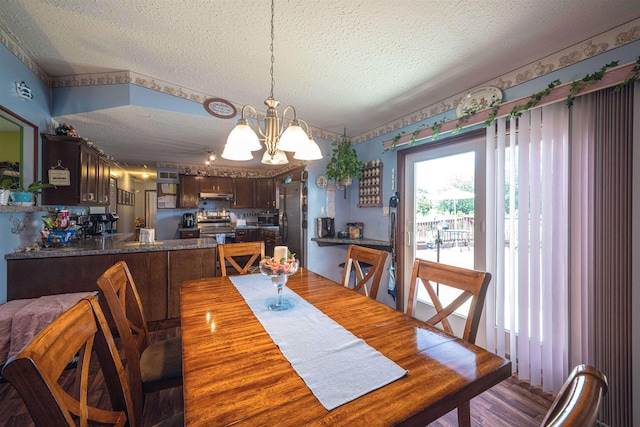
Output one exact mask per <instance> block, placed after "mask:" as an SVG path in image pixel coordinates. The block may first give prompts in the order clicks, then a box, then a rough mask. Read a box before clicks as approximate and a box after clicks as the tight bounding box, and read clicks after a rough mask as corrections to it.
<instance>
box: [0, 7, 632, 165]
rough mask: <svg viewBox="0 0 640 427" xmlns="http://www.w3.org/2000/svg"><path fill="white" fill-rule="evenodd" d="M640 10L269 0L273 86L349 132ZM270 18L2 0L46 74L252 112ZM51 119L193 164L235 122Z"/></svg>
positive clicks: (5, 24)
mask: <svg viewBox="0 0 640 427" xmlns="http://www.w3.org/2000/svg"><path fill="white" fill-rule="evenodd" d="M639 16H640V7H639V6H638V3H637V2H635V1H629V0H562V1H558V0H521V1H517V2H514V1H498V0H464V1H453V0H422V1H418V0H394V1H389V0H384V1H382V0H322V1H318V2H311V1H308V0H288V1H287V0H276V3H275V71H274V74H275V75H274V77H275V90H274V97H275V98H276V99H278V100H280V101H281V103H282V104H283V105H288V104H291V105H294V106H295V107H296V110H297V113H298V116H299V117H300V118H303V119H305V120H306V121H307V122H308V123H309V124H310V125H311V126H313V127H314V128H317V129H322V130H325V131H327V132H331V133H334V134H341V133H342V132H343V129H344V128H345V127H346V130H347V134H348V135H349V136H352V137H356V136H358V135H361V134H364V133H366V132H368V131H370V130H372V129H374V128H376V127H379V126H382V125H384V124H386V123H389V122H391V121H394V120H396V119H398V118H400V117H403V116H405V115H408V114H411V113H412V112H415V111H417V110H419V109H421V108H423V107H425V106H428V105H432V104H435V103H437V102H439V101H441V100H443V99H445V98H447V97H450V96H452V95H454V94H457V93H462V92H464V91H468V90H469V89H471V88H474V87H477V86H478V85H480V84H482V83H485V82H487V81H489V80H490V79H492V78H495V77H497V76H500V75H502V74H505V73H508V72H510V71H512V70H515V69H517V68H518V67H521V66H524V65H526V64H528V63H531V62H534V61H535V60H537V59H539V58H543V57H545V56H547V55H550V54H553V53H554V52H557V51H559V50H561V49H563V48H565V47H567V46H571V45H573V44H576V43H579V42H581V41H583V40H585V39H587V38H589V37H592V36H595V35H597V34H599V33H601V32H603V31H606V30H608V29H611V28H614V27H616V26H618V25H621V24H623V23H625V22H629V21H631V20H633V19H635V18H637V17H639ZM269 19H270V2H269V1H268V0H218V1H208V0H200V1H188V0H94V1H87V0H57V1H55V0H22V1H16V0H3V1H2V2H0V25H2V28H4V29H5V30H6V31H7V32H8V33H9V34H10V35H11V36H12V37H13V38H15V39H16V41H17V42H18V44H19V45H20V47H21V48H22V49H24V50H25V51H26V52H27V53H28V54H29V55H30V56H32V58H33V59H34V60H35V62H36V63H37V64H38V65H39V66H40V67H41V68H42V69H43V70H44V71H45V72H46V73H47V74H48V75H49V76H69V75H77V74H87V73H104V72H111V71H124V70H128V71H132V72H135V73H140V74H143V75H145V76H149V77H152V78H155V79H158V80H161V81H165V82H170V83H172V84H175V85H178V86H181V87H184V88H187V89H189V90H193V91H197V92H201V93H204V94H207V95H209V96H215V97H221V98H224V99H227V100H229V101H231V102H233V103H235V104H237V105H243V104H251V105H253V106H254V107H257V108H259V109H262V107H263V101H264V99H265V98H267V96H268V95H269V89H270V76H269V66H270V52H269V43H270V40H269V33H270V27H269ZM281 111H282V109H280V112H281ZM58 119H59V120H60V121H62V120H65V121H67V122H69V123H71V124H73V125H74V127H75V128H76V129H77V130H78V132H79V134H80V135H82V136H87V137H89V138H90V139H92V140H94V141H95V142H96V143H97V144H99V145H100V146H102V147H103V148H104V149H105V151H107V152H108V153H111V154H112V155H113V156H114V157H115V158H116V159H117V160H120V161H122V162H125V163H127V162H130V163H136V162H152V161H161V162H184V163H190V162H193V163H201V162H202V158H203V156H204V153H205V152H206V150H208V149H212V148H214V149H215V150H216V151H217V152H218V153H220V152H221V151H222V145H223V144H224V142H225V139H226V135H228V133H229V131H230V130H231V129H232V128H233V125H234V121H233V120H221V119H217V118H214V117H212V116H208V117H206V116H205V117H199V116H195V115H187V114H175V113H169V112H166V111H163V110H159V109H150V108H146V107H134V106H127V107H119V108H113V109H108V110H100V111H94V112H88V113H82V114H78V115H73V116H65V117H59V118H58ZM125 142H126V143H125ZM256 157H258V156H256ZM258 160H259V158H258ZM219 162H220V164H221V165H223V164H224V162H223V161H222V160H219ZM236 164H237V165H239V166H247V164H244V163H236Z"/></svg>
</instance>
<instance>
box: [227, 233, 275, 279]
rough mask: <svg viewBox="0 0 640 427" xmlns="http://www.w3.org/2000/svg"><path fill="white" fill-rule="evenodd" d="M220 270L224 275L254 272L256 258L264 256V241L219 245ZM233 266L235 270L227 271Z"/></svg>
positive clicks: (259, 258)
mask: <svg viewBox="0 0 640 427" xmlns="http://www.w3.org/2000/svg"><path fill="white" fill-rule="evenodd" d="M218 258H219V261H220V272H221V273H222V275H223V276H227V275H233V274H236V275H243V274H247V273H251V272H253V269H252V267H253V266H254V263H255V262H256V260H258V261H260V260H261V259H262V258H264V242H263V241H260V242H241V243H224V244H221V245H218ZM228 267H233V270H235V271H227V268H228Z"/></svg>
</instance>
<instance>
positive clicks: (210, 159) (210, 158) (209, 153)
mask: <svg viewBox="0 0 640 427" xmlns="http://www.w3.org/2000/svg"><path fill="white" fill-rule="evenodd" d="M216 159H217V156H216V154H215V153H214V152H213V150H209V151H207V160H205V162H204V163H205V164H206V165H207V166H210V165H211V163H213V162H215V161H216Z"/></svg>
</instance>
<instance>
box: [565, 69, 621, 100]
mask: <svg viewBox="0 0 640 427" xmlns="http://www.w3.org/2000/svg"><path fill="white" fill-rule="evenodd" d="M618 62H619V61H612V62H610V63H608V64H606V65H604V66H603V67H602V68H600V69H599V70H598V71H596V72H595V73H593V74H587V75H586V76H584V77H583V78H582V79H580V80H575V81H574V82H573V83H571V89H569V95H567V107H569V108H571V107H573V101H574V100H575V98H576V95H577V94H578V93H580V91H582V89H584V88H585V87H586V86H589V85H592V84H594V83H595V82H597V81H599V80H602V77H604V73H605V72H606V71H607V69H608V68H613V67H617V66H618Z"/></svg>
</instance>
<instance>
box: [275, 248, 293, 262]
mask: <svg viewBox="0 0 640 427" xmlns="http://www.w3.org/2000/svg"><path fill="white" fill-rule="evenodd" d="M288 253H289V248H287V247H286V246H276V247H275V248H274V249H273V257H274V258H275V259H276V260H278V261H280V260H281V259H282V258H284V259H287V254H288Z"/></svg>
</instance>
